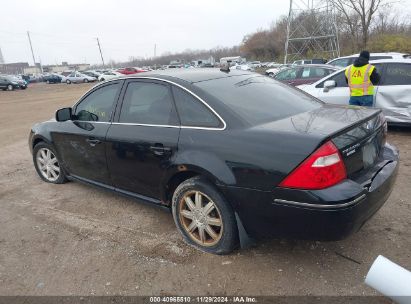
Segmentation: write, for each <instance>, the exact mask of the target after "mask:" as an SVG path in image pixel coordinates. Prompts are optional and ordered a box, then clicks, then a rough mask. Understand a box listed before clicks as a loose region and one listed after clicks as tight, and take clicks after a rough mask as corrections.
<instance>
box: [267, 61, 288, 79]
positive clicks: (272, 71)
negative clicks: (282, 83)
mask: <svg viewBox="0 0 411 304" xmlns="http://www.w3.org/2000/svg"><path fill="white" fill-rule="evenodd" d="M291 66H292V65H291V64H277V65H275V66H273V67H272V68H270V69H268V70H266V71H265V74H266V75H267V76H270V77H273V76H274V75H275V74H277V73H278V72H279V71H281V70H283V69H285V68H288V67H291Z"/></svg>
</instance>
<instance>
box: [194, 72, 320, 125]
mask: <svg viewBox="0 0 411 304" xmlns="http://www.w3.org/2000/svg"><path fill="white" fill-rule="evenodd" d="M195 85H197V86H198V87H200V88H201V89H203V90H205V91H206V92H207V93H209V94H210V95H213V96H214V97H216V98H217V99H219V100H220V101H221V102H223V103H224V104H225V105H226V106H227V107H229V108H230V110H232V111H233V112H235V113H236V114H237V115H239V116H240V117H241V118H242V119H244V120H245V121H246V122H247V123H249V124H251V125H257V124H261V123H265V122H269V121H273V120H279V119H283V118H287V117H290V116H293V115H296V114H299V113H302V112H307V111H310V110H313V109H316V108H318V107H321V106H322V104H323V103H322V102H321V101H319V100H318V99H315V98H314V97H312V96H310V95H308V94H306V93H304V92H302V91H300V90H298V89H295V88H293V87H290V86H288V85H286V84H283V83H281V82H278V81H276V80H273V79H271V78H269V77H265V76H258V75H242V76H233V77H227V78H223V79H221V78H220V79H214V80H209V81H203V82H198V83H196V84H195Z"/></svg>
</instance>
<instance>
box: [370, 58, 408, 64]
mask: <svg viewBox="0 0 411 304" xmlns="http://www.w3.org/2000/svg"><path fill="white" fill-rule="evenodd" d="M387 62H388V63H411V58H398V59H377V60H370V63H387Z"/></svg>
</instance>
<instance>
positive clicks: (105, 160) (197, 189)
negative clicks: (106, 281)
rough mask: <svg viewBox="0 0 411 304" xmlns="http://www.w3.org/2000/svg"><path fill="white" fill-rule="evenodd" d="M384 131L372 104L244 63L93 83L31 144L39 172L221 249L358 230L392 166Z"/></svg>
mask: <svg viewBox="0 0 411 304" xmlns="http://www.w3.org/2000/svg"><path fill="white" fill-rule="evenodd" d="M386 132H387V125H386V122H385V119H384V116H383V115H382V114H381V111H380V110H379V109H372V108H363V107H351V106H332V105H326V104H324V103H322V102H321V101H319V100H317V99H314V98H313V97H311V96H309V95H306V94H305V93H303V92H301V91H299V90H297V89H294V88H291V87H290V86H288V85H286V84H282V83H280V82H278V81H276V80H273V79H271V78H269V77H266V76H261V75H258V74H254V73H249V72H245V71H239V70H235V71H231V72H223V71H219V70H217V69H198V70H197V69H196V70H178V71H177V70H173V71H161V72H159V71H156V72H150V73H144V75H141V76H140V75H138V76H132V77H125V78H121V79H115V80H111V81H107V82H104V83H101V84H99V85H97V86H95V87H94V88H92V89H91V90H90V91H89V92H87V93H86V94H85V95H84V96H83V97H82V98H81V99H80V100H79V101H78V102H77V103H76V104H75V105H74V106H73V107H71V108H63V109H60V110H58V111H57V112H56V120H51V121H46V122H43V123H39V124H37V125H35V126H33V128H32V130H31V132H30V139H29V145H30V149H31V151H32V155H33V161H34V166H35V168H36V170H37V173H38V174H39V176H40V177H41V178H42V179H43V180H44V181H46V182H50V183H56V184H59V183H64V182H65V181H66V180H76V181H81V182H85V183H89V184H92V185H96V186H99V187H102V188H105V189H109V190H112V191H115V192H118V193H121V194H125V195H128V196H131V197H134V198H137V199H139V200H143V201H146V202H150V203H152V204H156V205H159V206H163V207H165V208H167V209H169V210H171V211H172V214H173V217H174V220H175V224H176V226H177V228H178V229H179V231H180V232H181V234H182V235H183V237H184V239H185V240H186V241H187V242H188V243H189V244H192V245H194V246H196V247H197V248H200V249H202V250H204V251H207V252H211V253H217V254H223V253H228V252H230V251H232V250H233V249H234V248H236V246H237V245H243V244H245V242H247V241H249V240H250V239H251V238H252V239H256V238H260V237H292V238H303V239H320V240H338V239H341V238H344V237H347V236H348V235H349V234H351V233H352V232H355V231H357V230H359V229H360V227H361V226H362V225H363V224H364V222H365V221H367V220H368V219H369V218H370V217H371V216H372V215H373V214H374V213H375V212H377V210H378V209H379V208H380V207H381V206H382V205H383V204H384V202H385V201H386V200H387V198H388V196H389V194H390V192H391V190H392V188H393V184H394V182H395V178H396V175H397V170H398V152H397V150H396V149H395V148H394V147H393V146H391V145H389V144H388V143H386ZM84 203H87V202H84Z"/></svg>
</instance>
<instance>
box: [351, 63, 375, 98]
mask: <svg viewBox="0 0 411 304" xmlns="http://www.w3.org/2000/svg"><path fill="white" fill-rule="evenodd" d="M374 68H375V67H374V66H373V65H371V64H366V65H363V66H362V67H355V66H354V65H350V66H349V67H348V68H346V69H345V76H346V77H347V79H348V86H349V87H350V94H351V96H364V95H374V86H373V84H372V82H371V80H370V76H371V73H372V71H374Z"/></svg>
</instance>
